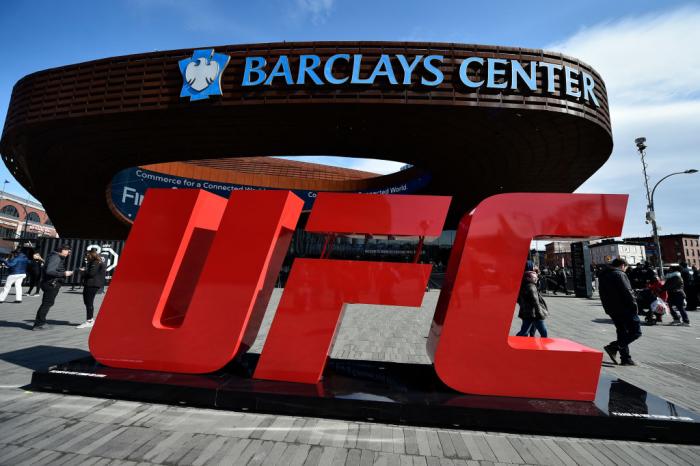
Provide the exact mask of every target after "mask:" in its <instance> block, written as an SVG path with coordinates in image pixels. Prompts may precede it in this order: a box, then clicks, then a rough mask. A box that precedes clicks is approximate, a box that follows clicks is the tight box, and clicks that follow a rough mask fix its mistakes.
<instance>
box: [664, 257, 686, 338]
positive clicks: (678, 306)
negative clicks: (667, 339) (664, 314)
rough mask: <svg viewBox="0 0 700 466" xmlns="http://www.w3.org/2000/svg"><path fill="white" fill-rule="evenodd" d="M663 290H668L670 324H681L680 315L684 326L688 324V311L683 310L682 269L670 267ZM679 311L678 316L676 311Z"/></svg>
mask: <svg viewBox="0 0 700 466" xmlns="http://www.w3.org/2000/svg"><path fill="white" fill-rule="evenodd" d="M663 289H664V291H668V307H669V308H670V309H671V317H673V322H671V325H681V317H682V318H683V324H682V325H685V326H686V327H689V326H690V319H689V318H688V313H687V312H685V283H684V281H683V278H682V271H681V268H680V267H679V266H675V267H671V271H670V272H669V273H668V274H667V275H666V283H664V286H663ZM679 312H680V316H679V315H678V313H679Z"/></svg>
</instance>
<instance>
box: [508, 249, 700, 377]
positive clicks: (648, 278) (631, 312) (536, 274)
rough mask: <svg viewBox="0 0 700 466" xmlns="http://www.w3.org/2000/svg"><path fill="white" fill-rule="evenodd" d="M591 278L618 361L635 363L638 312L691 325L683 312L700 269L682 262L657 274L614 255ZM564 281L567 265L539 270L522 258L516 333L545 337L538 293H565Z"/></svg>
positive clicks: (695, 292)
mask: <svg viewBox="0 0 700 466" xmlns="http://www.w3.org/2000/svg"><path fill="white" fill-rule="evenodd" d="M595 277H596V282H597V286H596V288H597V289H598V292H599V296H600V300H601V304H602V305H603V309H604V311H605V313H606V314H608V315H609V316H610V319H611V320H612V321H613V324H614V325H615V330H616V334H617V335H616V337H617V338H616V339H615V341H612V342H610V344H608V345H606V346H605V347H604V350H605V352H606V353H607V354H608V356H609V357H610V359H612V361H613V362H614V363H615V364H620V365H623V366H634V365H636V363H635V362H634V360H633V359H632V356H631V355H630V350H629V345H630V344H631V343H632V342H634V341H635V340H637V339H638V338H639V337H641V336H642V330H641V320H640V318H639V316H640V315H642V316H644V317H645V318H646V322H647V323H648V324H650V325H655V324H657V323H659V322H661V321H662V316H663V315H664V314H666V313H669V314H670V315H671V318H672V321H671V322H670V324H669V325H678V326H690V318H689V317H688V312H687V311H694V310H697V307H698V302H699V301H700V296H699V294H700V272H699V271H698V269H697V268H696V267H692V268H689V267H688V265H687V264H686V263H684V262H683V263H681V264H680V265H677V266H672V267H670V268H669V271H668V273H667V274H665V276H664V277H663V278H660V277H659V276H658V274H657V272H656V271H655V270H654V269H653V268H652V267H651V266H650V265H649V264H648V263H643V264H637V266H636V267H634V268H631V267H629V265H628V264H627V262H626V261H625V260H624V259H620V258H617V259H614V260H613V261H612V262H611V263H610V264H608V265H606V266H603V267H600V268H597V269H596V270H595ZM566 283H567V273H566V269H564V268H560V267H557V268H555V269H554V270H552V271H550V270H545V271H543V272H542V273H540V270H539V269H538V268H537V267H536V266H534V264H533V263H532V261H528V262H527V264H526V266H525V273H524V275H523V278H522V282H521V285H520V291H519V293H518V299H517V302H518V307H519V309H518V317H519V318H520V319H521V320H522V326H521V328H520V331H519V332H518V333H517V334H516V335H517V336H521V337H526V336H530V337H534V336H535V334H536V333H539V334H540V336H541V337H543V338H546V337H547V327H546V325H545V319H546V318H547V316H548V315H549V311H548V309H547V303H546V301H545V300H544V298H543V297H542V294H541V293H545V292H547V291H552V292H553V293H554V294H556V293H557V292H558V291H561V292H563V293H564V294H566V295H568V294H569V290H568V289H567V285H566ZM686 303H687V306H686ZM618 355H619V356H620V361H619V362H618Z"/></svg>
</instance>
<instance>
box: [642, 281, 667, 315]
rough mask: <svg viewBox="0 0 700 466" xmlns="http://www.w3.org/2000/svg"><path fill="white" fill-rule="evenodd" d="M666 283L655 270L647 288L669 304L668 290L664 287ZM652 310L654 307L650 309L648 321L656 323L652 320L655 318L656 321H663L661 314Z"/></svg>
mask: <svg viewBox="0 0 700 466" xmlns="http://www.w3.org/2000/svg"><path fill="white" fill-rule="evenodd" d="M664 283H665V282H664V281H663V280H660V279H659V275H658V274H657V273H656V272H654V275H653V276H652V278H651V280H650V281H649V283H648V284H647V288H648V289H649V290H650V291H651V293H652V294H653V295H654V297H655V298H658V299H660V300H662V301H663V302H665V303H667V304H668V291H666V290H665V289H664ZM652 311H653V310H652V309H650V310H649V314H648V315H647V322H650V323H652V324H653V323H655V322H652V321H653V320H655V321H656V322H661V314H654V312H652Z"/></svg>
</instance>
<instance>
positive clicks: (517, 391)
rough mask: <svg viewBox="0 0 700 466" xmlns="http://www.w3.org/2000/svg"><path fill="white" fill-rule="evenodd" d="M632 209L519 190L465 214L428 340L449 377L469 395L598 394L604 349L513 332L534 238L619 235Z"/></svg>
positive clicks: (623, 199) (596, 197) (622, 201)
mask: <svg viewBox="0 0 700 466" xmlns="http://www.w3.org/2000/svg"><path fill="white" fill-rule="evenodd" d="M626 206H627V196H625V195H602V194H539V193H537V194H535V193H533V194H520V193H518V194H502V195H498V196H493V197H490V198H488V199H486V200H484V201H483V202H481V203H480V204H479V205H478V207H477V208H476V209H475V210H474V212H473V213H472V214H467V215H465V217H464V218H463V220H462V222H461V223H460V226H459V228H458V231H457V237H456V239H455V244H454V247H453V249H452V254H451V257H450V261H449V266H448V270H447V276H446V279H445V282H444V284H443V289H442V292H441V294H440V298H439V300H438V305H437V309H436V311H435V316H434V318H433V324H432V326H431V331H430V335H429V338H428V352H429V354H430V356H431V357H432V358H433V362H434V364H435V370H436V371H437V373H438V375H439V377H440V379H441V380H442V381H443V382H445V383H446V384H447V385H448V386H450V387H451V388H453V389H455V390H458V391H460V392H463V393H473V394H482V395H500V396H517V397H532V398H551V399H569V400H593V399H594V397H595V390H596V386H597V383H598V376H599V373H600V363H601V360H602V353H600V352H598V351H596V350H593V349H591V348H586V347H584V346H582V345H579V344H578V343H575V342H572V341H568V340H564V339H539V338H527V337H509V336H508V334H509V331H510V326H511V322H512V320H513V310H514V307H515V301H516V297H517V294H518V290H519V288H520V281H521V278H522V273H523V264H524V263H525V260H526V259H527V256H528V250H529V248H530V242H531V240H532V239H533V238H535V237H538V236H539V237H542V236H550V237H568V238H576V237H578V238H584V237H601V236H618V235H619V234H620V233H621V230H622V224H623V221H624V215H625V208H626ZM553 318H556V316H553Z"/></svg>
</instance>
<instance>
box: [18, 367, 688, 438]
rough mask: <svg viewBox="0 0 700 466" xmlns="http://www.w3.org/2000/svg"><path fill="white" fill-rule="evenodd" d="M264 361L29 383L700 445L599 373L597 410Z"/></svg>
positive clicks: (677, 410) (667, 414)
mask: <svg viewBox="0 0 700 466" xmlns="http://www.w3.org/2000/svg"><path fill="white" fill-rule="evenodd" d="M257 360H258V355H257V354H248V355H246V356H245V357H244V358H243V360H242V361H241V362H240V363H236V364H232V365H230V366H229V367H227V368H226V369H225V370H224V371H220V372H217V373H214V374H206V375H189V374H172V373H164V372H151V371H139V370H128V369H115V368H109V367H105V366H102V365H100V364H99V363H97V362H95V361H94V359H92V358H91V357H86V358H82V359H78V360H75V361H71V362H68V363H63V364H58V365H55V366H52V367H50V368H48V369H46V370H38V371H35V372H34V374H33V376H32V388H33V389H34V390H43V391H52V392H62V393H71V394H79V395H89V396H96V397H104V398H118V399H126V400H137V401H145V402H155V403H165V404H176V405H182V404H185V405H191V406H198V407H206V408H217V409H226V410H235V411H252V412H259V413H274V414H285V415H295V416H315V417H325V418H336V419H350V420H361V421H374V422H383V423H391V424H409V425H418V426H436V427H446V428H453V429H454V428H459V429H479V430H487V431H500V432H518V433H527V434H545V435H556V436H566V437H573V436H575V437H592V438H607V439H625V440H641V441H650V440H651V441H663V442H671V443H687V444H699V443H700V416H699V415H698V414H696V413H693V412H691V411H689V410H686V409H683V408H682V407H679V406H677V405H675V404H674V403H671V402H669V401H666V400H664V399H662V398H659V397H657V396H655V395H653V394H651V393H647V392H646V391H644V390H642V389H640V388H638V387H636V386H634V385H632V384H629V383H627V382H625V381H623V380H621V379H618V378H614V377H610V376H608V375H602V376H601V378H600V381H599V385H598V390H597V397H596V399H595V401H593V402H581V401H559V400H542V399H526V398H507V397H489V396H478V395H464V394H460V393H457V392H455V391H453V390H451V389H449V388H448V387H446V386H445V385H443V384H442V383H441V382H440V380H439V379H438V378H437V376H436V375H435V371H434V370H433V367H432V365H427V364H407V363H390V362H380V361H359V360H341V359H331V360H330V361H329V363H328V366H327V369H326V372H325V375H324V379H323V381H322V382H321V383H319V384H317V385H306V384H296V383H284V382H274V381H265V380H255V379H252V378H250V374H252V372H253V370H254V367H255V365H256V364H257Z"/></svg>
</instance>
